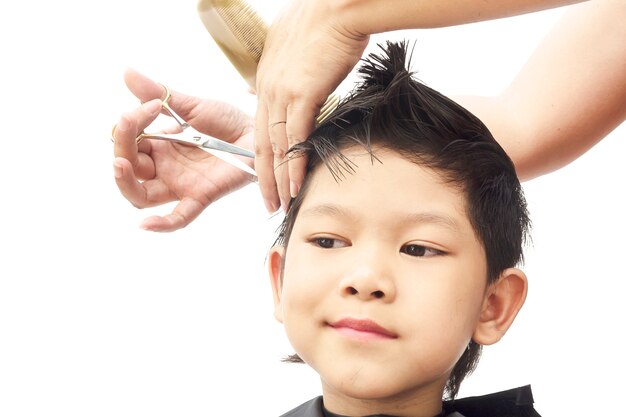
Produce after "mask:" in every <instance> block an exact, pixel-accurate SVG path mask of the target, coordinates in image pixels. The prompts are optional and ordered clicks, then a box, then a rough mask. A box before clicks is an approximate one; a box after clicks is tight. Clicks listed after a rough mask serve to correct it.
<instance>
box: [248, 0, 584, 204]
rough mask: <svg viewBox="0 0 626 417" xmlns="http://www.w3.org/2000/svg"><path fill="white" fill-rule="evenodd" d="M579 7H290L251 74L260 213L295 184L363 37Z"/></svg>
mask: <svg viewBox="0 0 626 417" xmlns="http://www.w3.org/2000/svg"><path fill="white" fill-rule="evenodd" d="M576 1H580V0H501V1H497V2H485V1H484V0H468V1H464V2H458V1H456V0H435V1H426V0H423V1H415V0H393V1H390V0H292V1H291V2H289V3H288V4H287V6H286V8H285V9H284V10H283V11H282V13H281V14H280V15H279V16H278V17H277V18H276V19H275V20H274V22H273V23H272V25H271V27H270V30H269V33H268V36H267V39H266V42H265V47H264V50H263V56H262V57H261V62H260V63H259V67H258V71H257V84H256V93H257V100H258V101H257V103H258V107H257V113H256V118H255V121H256V123H255V125H256V142H255V153H256V163H255V164H256V170H257V173H258V175H259V186H260V188H261V193H262V194H263V198H264V200H265V205H266V207H267V209H268V211H270V212H273V211H275V210H276V209H277V208H278V204H279V203H280V204H282V206H283V208H284V207H285V206H286V203H287V202H288V201H289V198H290V197H291V196H295V195H296V194H297V193H298V190H299V188H300V186H301V184H302V181H303V177H304V168H305V166H306V161H305V160H304V159H303V158H292V159H289V158H285V154H286V152H287V150H288V149H289V148H290V147H291V146H293V145H294V144H296V143H299V142H302V141H303V140H305V139H306V137H307V136H308V134H309V133H310V132H311V131H312V129H313V127H314V124H315V117H316V116H317V114H318V113H319V110H320V108H321V106H322V105H323V104H324V101H325V100H326V98H327V97H328V96H329V95H330V94H331V93H332V92H333V91H334V90H335V89H336V88H337V86H338V85H339V84H340V83H341V82H342V81H343V80H344V79H345V78H346V76H347V75H348V74H349V73H350V71H351V70H352V69H353V68H354V66H355V65H356V64H357V62H358V61H359V59H360V58H361V56H362V54H363V52H364V50H365V48H366V46H367V43H368V41H369V35H371V34H375V33H382V32H387V31H392V30H398V29H411V28H433V27H443V26H451V25H457V24H463V23H469V22H476V21H480V20H490V19H496V18H501V17H507V16H514V15H518V14H523V13H529V12H533V11H537V10H542V9H547V8H551V7H557V6H562V5H565V4H570V3H575V2H576Z"/></svg>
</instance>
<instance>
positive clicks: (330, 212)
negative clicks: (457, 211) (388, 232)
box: [300, 204, 461, 232]
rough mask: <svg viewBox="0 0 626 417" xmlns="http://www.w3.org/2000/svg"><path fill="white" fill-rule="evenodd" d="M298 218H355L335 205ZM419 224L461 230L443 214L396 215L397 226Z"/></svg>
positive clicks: (320, 205)
mask: <svg viewBox="0 0 626 417" xmlns="http://www.w3.org/2000/svg"><path fill="white" fill-rule="evenodd" d="M300 216H303V217H322V216H330V217H340V218H343V219H346V220H348V221H350V220H355V216H354V215H353V214H351V213H350V212H349V211H346V210H345V209H343V208H342V207H341V206H338V205H335V204H318V205H316V206H313V207H309V208H307V209H306V210H304V211H303V212H302V213H300ZM407 223H408V224H415V223H417V224H420V223H426V224H428V223H430V224H436V225H440V226H443V227H445V228H447V229H450V230H452V231H454V232H460V230H461V228H460V227H459V223H458V222H457V221H456V220H455V219H454V218H453V217H451V216H449V215H447V214H443V213H437V212H418V213H407V214H401V215H398V224H407Z"/></svg>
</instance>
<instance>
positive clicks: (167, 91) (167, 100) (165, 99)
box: [157, 83, 172, 104]
mask: <svg viewBox="0 0 626 417" xmlns="http://www.w3.org/2000/svg"><path fill="white" fill-rule="evenodd" d="M157 84H158V85H160V86H161V87H163V89H164V90H165V98H164V99H163V100H161V101H162V102H163V104H168V103H169V101H170V99H171V98H172V93H171V92H170V89H169V87H168V86H166V85H165V84H163V83H157Z"/></svg>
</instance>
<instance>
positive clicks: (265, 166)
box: [254, 99, 280, 213]
mask: <svg viewBox="0 0 626 417" xmlns="http://www.w3.org/2000/svg"><path fill="white" fill-rule="evenodd" d="M267 130H268V126H267V108H266V106H265V104H264V103H263V101H262V100H261V99H259V101H258V102H257V112H256V116H255V127H254V132H255V135H254V155H255V156H254V169H255V170H256V173H257V176H258V178H259V189H260V190H261V194H262V196H263V200H264V202H265V207H266V208H267V211H269V212H270V213H274V212H275V211H276V210H278V208H279V207H280V199H279V197H278V191H277V190H276V179H275V177H274V152H273V151H272V145H271V144H270V141H269V136H268V132H267Z"/></svg>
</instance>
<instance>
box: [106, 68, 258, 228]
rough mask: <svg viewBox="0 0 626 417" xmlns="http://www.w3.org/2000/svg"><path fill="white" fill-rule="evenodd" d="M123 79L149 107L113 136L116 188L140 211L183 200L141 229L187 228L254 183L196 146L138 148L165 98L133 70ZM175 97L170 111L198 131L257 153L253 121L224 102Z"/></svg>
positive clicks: (126, 117)
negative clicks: (138, 139)
mask: <svg viewBox="0 0 626 417" xmlns="http://www.w3.org/2000/svg"><path fill="white" fill-rule="evenodd" d="M124 79H125V82H126V85H127V86H128V88H129V90H130V91H131V92H132V93H133V94H134V95H135V96H136V97H137V98H138V99H140V100H141V101H142V102H144V104H142V105H141V106H140V107H138V108H136V109H134V110H132V111H131V112H128V113H125V114H123V115H122V116H121V118H120V120H119V122H118V123H117V125H116V128H115V131H114V137H113V139H114V141H115V143H114V154H115V159H114V162H113V168H114V174H115V181H116V183H117V186H118V188H119V190H120V191H121V193H122V195H123V196H124V197H125V198H126V199H127V200H128V201H130V202H131V203H132V204H133V205H134V206H135V207H137V208H146V207H153V206H157V205H161V204H164V203H168V202H171V201H179V203H178V204H177V205H176V207H175V208H174V209H173V211H172V212H171V213H170V214H168V215H165V216H151V217H148V218H146V219H145V220H144V221H143V222H142V224H141V227H142V228H144V229H145V230H150V231H158V232H171V231H174V230H177V229H180V228H182V227H185V226H187V225H188V224H189V223H190V222H191V221H193V220H194V219H195V218H196V217H197V216H198V215H199V214H200V213H201V212H202V211H203V210H204V209H205V208H206V207H208V206H209V205H210V204H211V203H212V202H213V201H216V200H218V199H219V198H221V197H223V196H224V195H226V194H228V193H230V192H232V191H235V190H237V189H238V188H240V187H242V186H244V185H246V184H248V183H249V182H250V181H251V180H252V178H251V176H250V175H249V174H247V173H245V172H243V171H241V170H240V169H239V168H236V167H234V166H232V165H230V164H228V163H226V162H224V161H222V160H220V159H218V158H216V157H214V156H213V155H211V154H209V153H207V152H205V151H203V150H201V149H199V148H196V147H193V146H186V145H183V144H178V143H171V142H169V141H162V140H150V139H145V140H143V141H141V142H140V143H139V144H137V143H136V140H135V138H136V137H137V136H138V135H139V134H140V133H141V132H142V130H143V129H145V128H146V127H147V126H148V125H150V123H152V122H153V121H154V119H156V117H157V116H158V115H159V113H160V112H161V110H162V107H161V100H160V99H161V98H164V94H165V93H164V90H163V87H162V86H161V85H159V84H157V83H155V82H154V81H152V80H150V79H149V78H147V77H145V76H144V75H142V74H140V73H138V72H136V71H134V70H130V69H129V70H127V71H126V72H125V74H124ZM171 94H172V96H171V99H170V101H169V105H170V107H171V108H172V109H173V110H174V111H175V112H176V113H178V114H179V115H180V116H181V117H182V118H183V119H185V120H186V121H187V122H189V124H190V125H192V126H193V127H194V128H195V129H197V130H198V131H201V132H203V133H206V134H208V135H211V136H213V137H216V138H218V139H222V140H225V141H227V142H230V143H233V144H236V145H238V146H240V147H243V148H247V149H252V147H253V134H254V128H253V120H252V118H251V117H250V116H248V115H246V114H245V113H243V112H242V111H240V110H239V109H237V108H235V107H233V106H230V105H228V104H225V103H220V102H217V101H212V100H202V99H199V98H197V97H192V96H187V95H183V94H181V93H178V92H175V91H172V92H171ZM163 113H164V114H166V112H165V111H163ZM173 131H174V130H172V132H173ZM170 133H171V132H170Z"/></svg>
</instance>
